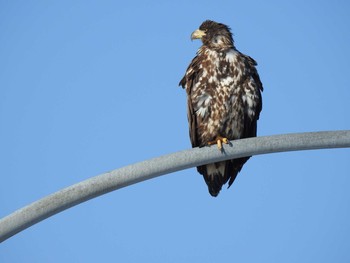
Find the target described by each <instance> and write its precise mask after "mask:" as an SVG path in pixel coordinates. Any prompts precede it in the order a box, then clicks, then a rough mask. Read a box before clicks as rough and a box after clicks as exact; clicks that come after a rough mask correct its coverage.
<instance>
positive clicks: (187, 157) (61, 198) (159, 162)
mask: <svg viewBox="0 0 350 263" xmlns="http://www.w3.org/2000/svg"><path fill="white" fill-rule="evenodd" d="M345 147H350V130H348V131H328V132H309V133H298V134H284V135H274V136H265V137H257V138H249V139H242V140H236V141H231V144H230V145H224V146H223V151H222V152H220V151H219V150H218V149H217V147H216V146H211V147H203V148H194V149H189V150H185V151H181V152H176V153H172V154H168V155H164V156H161V157H158V158H154V159H151V160H147V161H143V162H139V163H136V164H133V165H129V166H125V167H122V168H120V169H116V170H113V171H111V172H107V173H104V174H101V175H98V176H95V177H92V178H90V179H87V180H85V181H82V182H80V183H77V184H74V185H72V186H69V187H67V188H64V189H62V190H60V191H58V192H56V193H53V194H51V195H49V196H46V197H44V198H42V199H40V200H38V201H36V202H34V203H32V204H30V205H27V206H25V207H23V208H21V209H19V210H17V211H15V212H13V213H12V214H10V215H8V216H6V217H4V218H2V219H1V220H0V242H2V241H4V240H6V239H8V238H10V237H11V236H13V235H15V234H17V233H18V232H20V231H22V230H24V229H26V228H28V227H30V226H32V225H34V224H36V223H38V222H40V221H42V220H44V219H46V218H48V217H50V216H52V215H54V214H57V213H59V212H61V211H63V210H66V209H68V208H70V207H73V206H75V205H77V204H80V203H82V202H85V201H87V200H89V199H92V198H95V197H97V196H100V195H103V194H106V193H108V192H111V191H114V190H117V189H120V188H122V187H126V186H128V185H131V184H135V183H138V182H142V181H145V180H148V179H151V178H154V177H157V176H160V175H164V174H168V173H172V172H175V171H179V170H183V169H187V168H190V167H195V166H198V165H202V164H206V163H212V162H218V161H223V160H227V159H234V158H239V157H244V156H252V155H258V154H266V153H275V152H286V151H299V150H312V149H326V148H345Z"/></svg>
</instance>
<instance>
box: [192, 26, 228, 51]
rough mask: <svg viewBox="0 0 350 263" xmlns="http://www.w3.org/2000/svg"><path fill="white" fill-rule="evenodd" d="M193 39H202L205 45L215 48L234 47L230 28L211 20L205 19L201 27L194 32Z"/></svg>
mask: <svg viewBox="0 0 350 263" xmlns="http://www.w3.org/2000/svg"><path fill="white" fill-rule="evenodd" d="M193 39H200V40H202V42H203V45H205V46H207V47H209V48H213V49H220V48H229V47H233V38H232V34H231V31H230V28H229V27H228V26H226V25H224V24H221V23H217V22H214V21H211V20H206V21H204V22H203V23H202V24H201V25H200V27H199V29H197V30H196V31H194V32H193V33H192V35H191V40H193Z"/></svg>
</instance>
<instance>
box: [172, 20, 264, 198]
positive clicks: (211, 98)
mask: <svg viewBox="0 0 350 263" xmlns="http://www.w3.org/2000/svg"><path fill="white" fill-rule="evenodd" d="M195 39H200V40H201V42H202V45H201V46H200V48H199V49H198V50H197V53H196V56H195V57H194V58H193V59H192V61H191V63H190V64H189V66H188V68H187V70H186V72H185V75H184V77H183V78H182V79H181V81H180V83H179V86H181V87H182V88H183V89H185V90H186V94H187V119H188V123H189V135H190V141H191V144H192V147H193V148H194V147H204V146H208V145H215V144H216V145H217V147H218V149H219V150H220V151H223V150H224V149H223V144H229V143H230V141H231V140H238V139H243V138H250V137H256V136H257V121H258V119H259V116H260V112H261V110H262V95H261V93H262V91H263V84H262V82H261V80H260V77H259V74H258V72H257V69H256V66H257V62H256V61H255V60H254V59H253V58H251V57H250V56H248V55H245V54H243V53H241V52H240V51H238V50H237V48H236V47H235V42H234V39H233V37H232V33H231V28H230V27H229V26H227V25H225V24H222V23H218V22H215V21H212V20H206V21H204V22H203V23H202V24H201V25H200V27H199V28H198V29H197V30H195V31H194V32H193V33H192V34H191V40H195ZM250 157H251V156H248V157H244V158H237V159H232V160H227V161H221V162H216V163H211V164H206V165H201V166H198V167H197V171H198V172H199V173H200V174H201V175H203V178H204V180H205V182H206V184H207V186H208V190H209V193H210V195H211V196H213V197H216V196H217V195H218V194H219V192H220V191H221V189H222V186H223V185H225V184H226V183H227V182H228V188H229V187H230V186H231V185H232V183H233V182H234V180H235V179H236V177H237V174H238V173H239V172H240V171H241V169H242V167H243V165H244V164H245V163H246V162H247V161H248V159H249V158H250Z"/></svg>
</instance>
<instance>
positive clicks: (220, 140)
mask: <svg viewBox="0 0 350 263" xmlns="http://www.w3.org/2000/svg"><path fill="white" fill-rule="evenodd" d="M223 143H225V144H228V143H229V140H228V139H227V138H224V137H221V136H217V137H216V139H215V140H214V141H211V142H208V145H213V144H216V145H217V146H218V149H219V150H221V149H222V144H223Z"/></svg>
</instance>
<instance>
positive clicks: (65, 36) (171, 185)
mask: <svg viewBox="0 0 350 263" xmlns="http://www.w3.org/2000/svg"><path fill="white" fill-rule="evenodd" d="M349 3H350V2H349V1H345V0H344V1H315V0H314V1H304V0H303V1H191V2H190V1H188V0H186V1H182V0H178V1H168V2H166V1H125V2H121V1H0V32H1V34H0V164H1V165H0V174H1V183H0V217H2V216H5V215H8V214H10V213H11V212H13V211H14V210H16V209H19V208H21V207H23V206H25V205H27V204H29V203H31V202H33V201H36V200H38V199H40V198H42V197H44V196H46V195H49V194H51V193H53V192H55V191H57V190H60V189H62V188H64V187H67V186H69V185H71V184H74V183H77V182H79V181H82V180H84V179H87V178H90V177H92V176H95V175H98V174H101V173H103V172H106V171H109V170H112V169H116V168H119V167H122V166H125V165H128V164H132V163H136V162H139V161H142V160H146V159H149V158H152V157H157V156H160V155H164V154H168V153H172V152H175V151H179V150H184V149H187V148H189V147H190V142H189V138H188V127H187V118H186V97H185V92H184V90H182V89H181V88H180V87H178V86H177V84H178V82H179V80H180V79H181V78H182V76H183V74H184V72H185V70H186V67H187V66H188V64H189V62H190V61H191V59H192V58H193V57H194V55H195V52H196V50H197V49H198V47H199V46H200V42H199V41H196V42H191V41H190V34H191V32H192V31H194V30H195V29H197V28H198V27H199V25H200V24H201V22H202V21H204V20H206V19H212V20H216V21H218V22H222V23H225V24H228V25H229V26H230V27H231V28H232V31H233V33H234V38H235V41H236V46H237V48H238V49H239V50H240V51H241V52H243V53H245V54H248V55H250V56H252V57H253V58H254V59H256V60H257V61H258V63H259V66H258V70H259V74H260V76H261V79H262V81H263V83H264V88H265V91H264V93H263V100H264V106H263V111H262V114H261V118H260V121H259V127H258V128H259V130H258V134H259V135H273V134H282V133H292V132H305V131H321V130H341V129H350V122H349V101H350V89H349V76H350V67H349V60H350V51H349V47H350V33H349V26H350V16H349V13H350V4H349ZM349 154H350V151H349V149H336V150H318V151H304V152H293V153H280V154H270V155H264V156H256V157H254V158H252V159H251V160H250V161H249V162H248V163H247V164H246V166H245V167H244V168H243V170H242V172H241V173H240V175H239V176H238V178H237V180H236V181H235V183H234V185H233V186H232V187H231V188H230V189H229V190H226V189H223V191H222V192H221V194H220V195H219V197H218V198H212V197H210V195H209V194H208V192H207V189H206V186H205V183H204V181H203V179H202V177H201V176H200V175H199V174H197V172H196V171H195V169H189V170H185V171H180V172H177V173H173V174H170V175H166V176H163V177H160V178H157V179H153V180H149V181H146V182H143V183H140V184H136V185H133V186H130V187H127V188H123V189H121V190H118V191H115V192H112V193H110V194H107V195H104V196H101V197H99V198H96V199H93V200H91V201H89V202H86V203H83V204H81V205H79V206H76V207H74V208H72V209H69V210H66V211H64V212H62V213H60V214H58V215H55V216H54V217H51V218H49V219H47V220H45V221H43V222H41V223H39V224H37V225H35V226H33V227H31V228H29V229H27V230H25V231H23V232H21V233H19V234H18V235H16V236H14V237H12V238H10V239H9V240H7V241H5V242H4V243H2V244H1V245H0V261H1V262H234V261H235V262H349V261H350V252H349V251H350V235H349V234H350V223H349V222H350V213H349V210H350V194H349V188H350V176H349V175H350V172H349V171H350V169H349V168H350V157H349V156H350V155H349Z"/></svg>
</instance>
